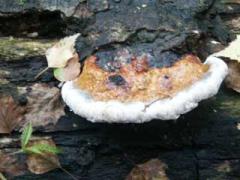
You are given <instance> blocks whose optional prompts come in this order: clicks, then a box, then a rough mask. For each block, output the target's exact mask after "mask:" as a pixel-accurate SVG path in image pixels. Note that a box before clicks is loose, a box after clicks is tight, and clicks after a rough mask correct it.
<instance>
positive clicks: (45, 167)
mask: <svg viewBox="0 0 240 180" xmlns="http://www.w3.org/2000/svg"><path fill="white" fill-rule="evenodd" d="M37 144H47V145H50V146H53V147H56V145H55V143H54V142H53V140H52V139H42V140H35V141H32V142H30V143H29V147H31V146H34V145H37ZM27 165H28V169H29V170H30V171H31V172H32V173H34V174H44V173H46V172H49V171H51V170H54V169H57V168H60V167H61V165H60V162H59V159H58V157H57V155H55V154H51V153H43V154H41V155H39V154H30V155H28V157H27Z"/></svg>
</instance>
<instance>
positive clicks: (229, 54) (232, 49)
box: [214, 35, 240, 62]
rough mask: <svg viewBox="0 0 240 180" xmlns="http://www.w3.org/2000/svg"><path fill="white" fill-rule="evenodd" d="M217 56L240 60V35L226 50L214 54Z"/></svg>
mask: <svg viewBox="0 0 240 180" xmlns="http://www.w3.org/2000/svg"><path fill="white" fill-rule="evenodd" d="M214 56H217V57H225V58H229V59H232V60H236V61H238V62H240V35H237V39H236V40H234V41H233V42H231V43H230V44H229V46H228V47H226V48H225V49H224V50H222V51H220V52H217V53H215V54H214Z"/></svg>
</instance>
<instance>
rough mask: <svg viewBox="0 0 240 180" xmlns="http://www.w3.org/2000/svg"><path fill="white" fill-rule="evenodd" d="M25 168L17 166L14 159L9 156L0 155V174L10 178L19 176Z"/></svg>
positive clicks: (21, 165)
mask: <svg viewBox="0 0 240 180" xmlns="http://www.w3.org/2000/svg"><path fill="white" fill-rule="evenodd" d="M25 171H26V167H25V166H24V165H23V164H19V163H18V162H17V160H16V159H15V158H13V157H12V156H10V155H7V154H3V153H0V172H2V173H6V174H8V175H10V176H19V175H22V174H24V172H25Z"/></svg>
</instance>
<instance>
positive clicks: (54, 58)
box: [46, 34, 80, 68]
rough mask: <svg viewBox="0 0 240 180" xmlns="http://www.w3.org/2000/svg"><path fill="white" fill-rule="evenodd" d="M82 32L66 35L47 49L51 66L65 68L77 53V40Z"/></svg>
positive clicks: (49, 65)
mask: <svg viewBox="0 0 240 180" xmlns="http://www.w3.org/2000/svg"><path fill="white" fill-rule="evenodd" d="M79 35H80V34H75V35H72V36H69V37H65V38H64V39H62V40H60V41H59V42H58V43H56V44H55V45H54V46H53V47H51V48H50V49H48V50H47V52H46V57H47V61H48V67H49V68H63V67H65V66H66V65H67V62H68V61H69V60H70V59H71V58H73V56H74V54H75V53H76V50H75V47H74V46H75V41H76V39H77V38H78V36H79Z"/></svg>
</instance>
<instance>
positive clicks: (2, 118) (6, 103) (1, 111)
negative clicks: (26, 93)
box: [0, 96, 25, 134]
mask: <svg viewBox="0 0 240 180" xmlns="http://www.w3.org/2000/svg"><path fill="white" fill-rule="evenodd" d="M24 112H25V109H24V108H23V107H20V106H19V105H17V104H16V103H15V102H14V100H13V98H12V97H11V96H5V97H0V133H3V134H6V133H11V132H12V131H13V130H14V129H15V128H16V127H17V126H18V125H19V123H20V122H21V121H22V120H23V114H24Z"/></svg>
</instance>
